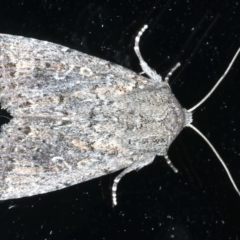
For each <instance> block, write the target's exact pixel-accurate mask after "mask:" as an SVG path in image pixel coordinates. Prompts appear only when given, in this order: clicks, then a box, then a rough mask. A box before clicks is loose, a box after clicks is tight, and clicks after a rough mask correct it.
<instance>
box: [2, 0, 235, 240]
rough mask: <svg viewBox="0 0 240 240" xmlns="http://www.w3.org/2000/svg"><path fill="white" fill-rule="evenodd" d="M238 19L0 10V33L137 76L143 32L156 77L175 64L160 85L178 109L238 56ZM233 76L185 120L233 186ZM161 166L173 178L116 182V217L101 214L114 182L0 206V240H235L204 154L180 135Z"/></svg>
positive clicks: (201, 14) (230, 208)
mask: <svg viewBox="0 0 240 240" xmlns="http://www.w3.org/2000/svg"><path fill="white" fill-rule="evenodd" d="M239 10H240V3H238V2H236V1H226V2H224V3H223V1H198V2H195V1H194V2H192V1H188V2H187V1H175V2H173V1H169V2H166V1H154V2H146V1H126V2H121V3H118V2H117V1H99V2H98V3H96V1H77V2H70V1H61V2H59V3H58V4H55V3H51V2H49V1H39V0H38V1H32V3H29V1H21V2H18V3H16V1H1V9H0V13H1V14H0V19H1V25H0V32H1V33H9V34H14V35H22V36H26V37H32V38H38V39H42V40H47V41H51V42H55V43H58V44H62V45H65V46H68V47H71V48H74V49H77V50H79V51H82V52H86V53H87V54H90V55H94V56H97V57H100V58H102V59H106V60H109V61H112V62H115V63H118V64H120V65H122V66H125V67H128V68H130V69H131V70H133V71H135V72H141V69H140V67H139V62H138V60H137V58H136V56H135V53H134V51H133V44H134V36H135V35H136V33H137V32H138V30H139V29H140V28H141V27H142V26H143V25H144V24H148V25H149V28H148V30H147V32H146V33H145V34H144V35H143V38H142V40H141V43H140V48H141V51H142V55H143V57H144V58H145V59H146V61H147V62H148V63H149V65H150V66H151V67H153V68H154V69H155V70H156V71H157V72H158V73H160V74H161V75H162V76H165V75H166V74H167V72H168V70H169V69H170V68H171V67H172V66H174V65H175V63H176V61H180V62H181V63H182V67H181V69H180V70H179V72H181V74H180V75H179V76H178V77H176V75H178V74H176V75H175V77H173V79H170V85H171V87H172V89H173V92H174V94H175V96H176V97H177V99H178V100H179V101H180V103H181V104H182V106H183V107H185V108H187V109H188V108H191V107H192V106H193V105H194V104H196V103H197V102H198V101H199V100H200V99H201V98H202V97H203V96H204V95H205V94H206V93H207V92H208V91H209V90H210V89H211V87H212V86H213V85H214V83H216V81H217V80H218V79H219V77H220V76H221V75H222V73H223V72H224V71H225V69H226V67H227V66H228V64H229V62H230V60H231V59H232V57H233V55H234V53H235V52H236V50H237V49H238V47H239V45H240V35H239V32H240V25H239V22H240V15H239ZM201 20H202V21H201ZM199 23H200V25H199V27H197V26H198V24H199ZM211 24H212V25H211ZM210 26H211V27H210ZM209 27H210V28H209ZM208 28H209V30H208V32H207V34H205V32H206V31H207V29H208ZM202 38H203V39H202ZM195 47H198V50H196V51H195V50H194V49H195ZM182 50H184V51H183V52H182ZM191 54H193V57H191ZM189 58H190V60H189V62H190V63H189V64H186V63H187V62H188V61H187V60H188V59H189ZM185 64H186V65H185ZM239 69H240V67H239V59H238V60H237V61H236V63H235V65H234V66H233V68H232V69H231V71H230V73H229V75H228V76H227V78H226V79H225V80H224V81H223V82H222V83H221V85H220V86H219V88H218V89H217V90H216V92H215V93H214V95H213V96H212V97H211V98H210V99H209V100H208V101H207V102H206V103H205V104H204V105H203V106H202V107H200V109H197V110H196V111H195V113H194V116H193V119H194V120H193V124H194V125H195V126H197V127H198V128H199V129H200V130H201V131H202V132H203V133H204V134H206V136H207V137H208V138H209V140H210V141H211V142H212V143H213V145H214V146H215V147H216V149H217V150H218V151H219V153H220V155H221V156H222V158H223V159H224V160H225V162H226V164H227V166H228V167H229V170H230V171H231V173H232V175H233V178H234V180H235V181H236V184H237V185H238V186H240V177H239V176H240V175H239V174H240V172H239V169H240V164H239V163H240V161H239V160H240V156H239V154H240V138H239V136H240V129H239V122H240V111H239V106H240V104H239V89H240V85H239V84H240V81H239V76H240V70H239ZM1 114H3V113H1ZM3 120H4V119H3ZM169 157H170V158H171V160H172V161H173V163H174V164H175V166H176V167H177V168H178V170H179V173H178V174H174V173H173V172H172V170H171V169H170V168H169V167H168V166H167V165H166V164H165V162H164V161H162V160H163V159H162V158H158V159H156V160H155V161H154V162H153V163H152V164H151V165H149V166H147V167H145V168H144V169H142V170H140V171H139V172H135V173H131V174H129V175H127V176H126V177H124V178H123V179H122V181H121V182H120V183H119V186H118V206H117V207H116V208H112V207H111V186H112V181H113V179H114V177H115V176H116V175H117V174H118V173H115V174H111V175H108V176H104V177H101V178H98V179H95V180H91V181H88V182H85V183H81V184H78V185H77V186H74V187H70V188H67V189H63V190H61V191H57V192H54V193H49V194H45V195H41V196H35V197H30V198H22V199H18V200H9V201H3V202H1V205H0V207H1V227H0V232H1V237H2V238H3V239H136V238H137V239H171V238H173V236H174V237H175V239H237V237H238V236H239V234H240V227H239V222H240V217H239V216H240V199H239V197H238V195H237V194H236V192H235V191H234V189H233V188H232V185H231V183H230V181H229V179H228V177H227V176H226V173H225V171H224V170H223V168H222V166H221V164H220V163H219V162H218V160H217V159H216V157H215V156H214V154H213V153H212V151H211V150H210V149H209V148H208V146H207V145H206V144H205V143H204V142H203V141H202V139H201V138H199V137H198V136H197V135H196V134H195V133H194V132H192V131H191V129H187V130H184V131H183V132H181V134H179V136H178V137H177V138H176V140H175V141H174V142H173V144H172V145H171V147H170V151H169Z"/></svg>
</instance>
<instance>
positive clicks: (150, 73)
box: [134, 25, 162, 82]
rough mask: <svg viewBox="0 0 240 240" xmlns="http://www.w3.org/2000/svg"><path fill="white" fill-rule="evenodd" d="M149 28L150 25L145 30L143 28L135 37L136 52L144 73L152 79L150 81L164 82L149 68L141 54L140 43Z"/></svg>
mask: <svg viewBox="0 0 240 240" xmlns="http://www.w3.org/2000/svg"><path fill="white" fill-rule="evenodd" d="M147 28H148V25H144V26H143V28H141V30H140V31H139V32H138V34H137V36H136V37H135V45H134V50H135V53H136V55H137V57H138V59H139V62H140V66H141V68H142V70H143V72H144V73H146V74H147V75H148V76H149V77H150V79H151V80H153V81H154V82H156V81H158V82H162V77H161V76H160V75H158V74H157V73H156V72H155V71H154V70H153V69H151V68H150V67H149V66H148V64H147V63H146V62H145V61H144V60H143V57H142V55H141V53H140V49H139V41H140V38H141V36H142V34H143V33H144V31H145V30H146V29H147Z"/></svg>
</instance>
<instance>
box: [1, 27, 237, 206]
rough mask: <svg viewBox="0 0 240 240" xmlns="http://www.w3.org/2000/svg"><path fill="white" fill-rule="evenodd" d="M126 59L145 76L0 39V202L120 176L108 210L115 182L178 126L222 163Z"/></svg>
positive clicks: (153, 80) (167, 95)
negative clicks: (1, 117) (4, 117)
mask: <svg viewBox="0 0 240 240" xmlns="http://www.w3.org/2000/svg"><path fill="white" fill-rule="evenodd" d="M146 28H147V26H144V27H143V28H142V29H141V31H140V32H139V33H138V35H137V37H136V39H135V47H134V49H135V52H136V54H137V56H138V58H139V60H140V65H141V67H142V69H143V71H144V72H145V73H146V74H147V75H148V76H149V77H150V78H145V77H143V76H141V75H139V74H136V73H134V72H132V71H130V70H128V69H125V68H123V67H121V66H118V65H115V64H112V63H110V62H107V61H104V60H102V59H99V58H96V57H92V56H89V55H87V54H84V53H81V52H78V51H75V50H72V49H69V48H67V47H63V46H60V45H57V44H53V43H50V42H45V41H40V40H36V39H31V38H25V37H20V36H12V35H5V34H0V51H1V53H0V78H1V79H0V102H1V106H2V108H4V109H6V110H7V111H8V112H10V114H11V115H12V117H13V119H11V121H10V122H9V123H8V124H5V125H3V127H2V129H1V135H0V144H1V153H0V171H1V181H0V199H1V200H5V199H13V198H21V197H25V196H32V195H37V194H41V193H47V192H51V191H55V190H58V189H61V188H65V187H67V186H70V185H74V184H77V183H80V182H84V181H87V180H90V179H93V178H96V177H99V176H102V175H106V174H108V173H111V172H115V171H118V170H120V169H124V170H123V172H122V173H121V174H120V175H118V176H117V177H116V179H115V180H114V183H113V187H112V190H113V191H112V197H113V204H114V205H116V204H117V199H116V190H117V184H118V182H119V181H120V179H121V178H122V177H123V176H124V175H125V174H126V173H128V172H130V171H133V170H136V169H140V168H142V167H144V166H146V165H148V164H150V163H151V162H152V161H153V160H154V158H155V156H156V155H160V156H164V158H165V159H166V161H167V163H168V164H169V166H170V167H171V168H172V169H173V170H174V171H175V172H177V169H176V168H175V167H174V166H173V164H172V163H171V161H170V159H169V158H168V155H167V151H168V148H169V146H170V145H171V143H172V141H173V140H174V139H175V138H176V136H177V135H178V134H179V133H180V131H181V130H182V129H183V128H184V127H185V126H189V127H191V128H193V129H194V130H195V131H197V132H198V133H199V134H200V135H201V136H202V137H203V138H204V139H205V141H207V143H208V144H209V145H210V147H211V148H212V149H213V151H214V152H215V154H216V155H217V157H218V159H219V160H220V161H221V163H222V164H223V166H224V168H225V170H226V172H227V174H228V176H229V178H230V180H231V182H232V184H233V186H234V188H235V189H236V191H237V192H238V193H239V190H238V189H237V187H236V185H235V183H234V181H233V179H232V177H231V175H230V173H229V171H228V169H227V167H226V165H225V164H224V162H223V161H222V159H221V158H220V156H219V155H218V153H217V152H216V150H215V149H214V148H213V146H212V145H211V144H210V143H209V141H208V140H207V139H206V138H205V137H204V136H203V135H202V134H201V133H200V132H199V130H197V129H196V128H195V127H194V126H193V125H192V124H191V122H192V111H193V110H194V109H195V108H196V107H198V106H199V105H200V104H201V103H202V102H203V101H205V100H206V98H208V97H209V95H210V94H211V93H212V92H213V91H214V89H215V88H216V87H217V85H218V84H219V83H220V82H221V81H222V79H223V78H224V77H225V75H226V74H227V72H228V71H229V69H230V67H231V66H232V64H233V62H234V60H235V59H236V57H237V55H238V53H239V51H240V49H238V51H237V53H236V54H235V56H234V58H233V60H232V62H231V63H230V65H229V67H228V69H227V70H226V71H225V73H224V75H223V76H222V77H221V78H220V80H219V81H218V82H217V84H216V85H215V87H214V88H213V89H212V90H211V92H210V93H209V94H208V95H207V96H206V97H205V98H204V99H203V100H202V101H201V102H200V103H199V104H197V105H196V106H195V107H193V108H192V109H190V110H186V109H184V108H182V107H181V105H180V104H179V102H178V100H177V99H176V98H175V96H174V95H173V93H172V91H171V88H170V86H169V84H168V79H169V77H170V76H171V75H172V73H173V72H174V71H175V70H176V68H177V67H178V66H180V64H179V63H178V64H177V65H176V66H175V67H174V68H173V69H172V70H171V71H170V72H169V73H168V75H167V77H166V78H165V79H164V81H163V80H162V78H161V76H160V75H158V74H157V73H156V72H155V71H154V70H152V69H151V68H149V66H148V65H147V63H146V62H145V61H144V60H143V58H142V56H141V54H140V51H139V47H138V45H139V40H140V37H141V35H142V34H143V32H144V30H145V29H146Z"/></svg>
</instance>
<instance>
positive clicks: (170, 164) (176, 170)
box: [164, 154, 178, 173]
mask: <svg viewBox="0 0 240 240" xmlns="http://www.w3.org/2000/svg"><path fill="white" fill-rule="evenodd" d="M164 159H165V160H166V162H167V164H168V165H169V166H170V167H171V169H172V170H173V171H174V172H175V173H177V172H178V169H177V168H176V167H175V166H174V165H173V164H172V162H171V160H170V159H169V157H168V155H167V154H165V155H164Z"/></svg>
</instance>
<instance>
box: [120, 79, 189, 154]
mask: <svg viewBox="0 0 240 240" xmlns="http://www.w3.org/2000/svg"><path fill="white" fill-rule="evenodd" d="M116 103H117V102H116ZM117 104H118V108H119V111H123V112H124V114H119V115H118V118H119V119H118V123H119V127H118V129H117V130H116V135H117V136H119V138H120V139H121V140H122V143H123V145H124V146H126V147H127V148H129V149H137V150H139V151H144V152H146V151H155V152H156V153H157V154H163V153H165V152H166V149H168V147H169V146H170V144H171V143H172V141H173V140H174V139H175V138H176V136H177V135H178V134H179V132H180V131H181V130H182V129H183V127H184V126H186V120H185V111H184V109H183V108H182V107H181V105H180V104H179V102H178V101H177V99H176V98H175V96H174V95H173V93H172V91H171V89H170V87H169V85H168V84H167V83H161V84H159V87H158V88H156V87H148V88H144V89H143V90H137V91H133V92H130V93H128V94H126V95H123V96H122V97H121V98H120V100H119V103H117ZM133 133H134V134H133Z"/></svg>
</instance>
